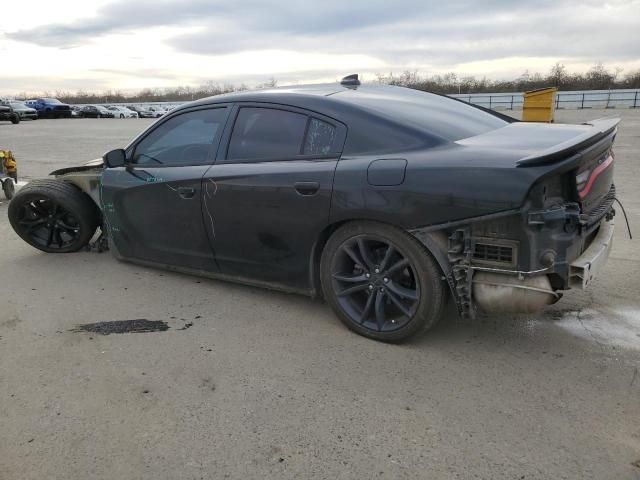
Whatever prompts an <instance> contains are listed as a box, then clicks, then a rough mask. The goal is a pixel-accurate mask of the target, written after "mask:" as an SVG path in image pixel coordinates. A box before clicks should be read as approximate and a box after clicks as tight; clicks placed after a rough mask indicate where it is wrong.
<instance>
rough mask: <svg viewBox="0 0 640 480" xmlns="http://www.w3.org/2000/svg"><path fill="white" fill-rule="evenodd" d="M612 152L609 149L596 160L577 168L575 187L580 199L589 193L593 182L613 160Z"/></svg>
mask: <svg viewBox="0 0 640 480" xmlns="http://www.w3.org/2000/svg"><path fill="white" fill-rule="evenodd" d="M613 159H614V154H613V150H609V151H608V152H607V153H605V154H604V155H602V156H601V157H600V158H599V159H598V161H597V162H594V163H591V164H588V165H583V166H582V167H580V168H579V169H578V172H577V173H576V187H577V189H578V196H579V197H580V200H582V199H584V198H585V197H586V196H587V195H589V191H590V190H591V187H592V186H593V183H594V182H595V181H596V179H597V178H598V177H599V176H600V174H601V173H602V172H604V171H605V170H606V169H607V167H608V166H609V165H611V163H612V162H613Z"/></svg>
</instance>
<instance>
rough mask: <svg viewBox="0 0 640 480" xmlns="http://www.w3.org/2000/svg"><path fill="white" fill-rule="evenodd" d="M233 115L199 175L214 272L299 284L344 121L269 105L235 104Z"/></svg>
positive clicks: (324, 209) (324, 215)
mask: <svg viewBox="0 0 640 480" xmlns="http://www.w3.org/2000/svg"><path fill="white" fill-rule="evenodd" d="M232 116H233V117H234V122H233V127H232V128H229V129H228V132H227V134H226V137H228V140H226V139H225V140H226V142H225V143H226V145H227V146H226V148H221V149H220V152H219V154H218V159H217V160H216V163H215V165H213V166H211V168H209V170H208V171H207V172H206V174H205V176H204V179H203V181H204V189H203V210H204V215H205V228H206V229H207V233H208V234H209V236H210V239H211V242H212V245H213V247H214V250H215V252H216V260H217V263H218V266H219V267H220V271H221V272H222V273H223V274H226V275H230V276H234V277H241V278H245V279H252V280H254V281H255V280H258V281H261V282H268V283H275V284H279V285H281V286H282V285H285V286H288V287H289V288H291V289H294V290H305V289H307V288H308V287H309V278H310V276H309V267H310V256H311V252H312V249H313V246H314V243H315V241H316V239H317V238H318V235H319V234H320V232H321V231H322V230H323V229H324V228H325V227H326V226H327V224H328V219H329V207H330V204H331V191H332V185H333V176H334V171H335V169H336V165H337V162H338V158H339V156H340V153H341V151H342V146H343V144H344V139H345V136H346V128H345V127H344V125H342V124H340V123H339V122H336V121H335V120H331V119H328V118H325V117H322V116H321V115H316V114H313V113H310V112H306V111H304V110H300V109H295V108H288V107H283V106H274V105H270V104H239V105H236V107H235V108H234V112H233V114H232Z"/></svg>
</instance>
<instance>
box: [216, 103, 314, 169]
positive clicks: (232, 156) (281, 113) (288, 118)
mask: <svg viewBox="0 0 640 480" xmlns="http://www.w3.org/2000/svg"><path fill="white" fill-rule="evenodd" d="M307 118H308V117H307V116H306V115H302V114H300V113H294V112H287V111H285V110H276V109H272V108H261V107H257V108H254V107H244V108H241V109H240V112H239V113H238V118H237V119H236V123H235V125H234V127H233V133H232V135H231V141H230V142H229V150H228V152H227V159H228V160H227V163H228V162H229V161H234V160H235V161H238V160H256V159H261V158H262V159H286V158H292V157H295V156H298V155H300V154H301V151H302V144H303V139H304V134H305V130H306V128H307Z"/></svg>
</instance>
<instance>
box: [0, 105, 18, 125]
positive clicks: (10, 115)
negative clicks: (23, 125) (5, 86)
mask: <svg viewBox="0 0 640 480" xmlns="http://www.w3.org/2000/svg"><path fill="white" fill-rule="evenodd" d="M0 121H9V122H11V123H13V124H16V123H20V115H18V114H17V113H16V112H14V111H13V108H11V106H10V105H0Z"/></svg>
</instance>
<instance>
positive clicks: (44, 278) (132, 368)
mask: <svg viewBox="0 0 640 480" xmlns="http://www.w3.org/2000/svg"><path fill="white" fill-rule="evenodd" d="M605 115H620V116H622V117H623V122H622V124H621V128H620V132H619V134H618V139H617V149H616V152H617V156H616V177H617V187H618V192H619V195H620V198H621V199H622V200H623V202H624V204H625V206H626V208H627V212H628V213H629V217H630V221H631V222H632V226H633V228H634V229H635V231H636V233H637V234H638V235H639V236H640V226H639V225H640V191H639V189H638V178H640V167H639V165H638V151H639V150H640V111H631V110H618V111H611V110H607V111H595V110H581V111H561V112H559V113H558V121H565V122H580V121H584V120H587V119H591V118H596V117H600V116H605ZM148 124H150V121H148V120H133V119H132V120H110V119H104V120H73V119H72V120H57V121H56V120H38V121H34V122H26V121H25V122H23V123H21V124H20V125H17V126H14V125H11V124H5V123H2V124H0V147H1V148H8V149H11V150H13V151H14V153H15V155H16V158H17V159H18V162H19V169H20V174H21V176H23V177H25V178H36V177H41V176H45V175H46V174H47V173H48V172H49V171H51V170H53V169H55V168H58V167H63V166H67V165H70V164H75V163H79V162H82V161H84V160H89V159H91V158H95V157H97V156H100V155H101V154H102V153H103V152H104V151H106V150H109V149H111V148H115V147H119V146H123V145H124V144H125V143H126V142H127V141H128V140H129V139H131V138H132V137H134V136H135V135H136V134H137V133H138V132H139V131H140V130H142V129H143V128H144V127H145V126H146V125H148ZM6 207H7V202H6V201H5V202H3V204H2V205H0V240H1V242H2V247H3V254H2V255H1V256H0V272H2V273H0V279H1V281H0V287H1V290H0V479H3V480H4V479H7V480H9V479H11V480H13V479H38V480H40V479H43V478H54V479H57V478H60V479H71V478H73V479H75V478H78V479H85V478H97V479H103V478H104V479H113V478H122V479H200V478H215V479H217V478H233V479H236V478H237V479H247V478H260V479H263V478H277V479H282V478H291V479H293V478H295V479H298V478H327V479H352V478H382V479H387V478H388V479H402V478H407V479H413V478H438V479H439V478H460V479H467V478H481V479H503V478H504V479H522V478H524V479H549V478H554V479H639V478H640V463H638V462H640V371H639V369H640V295H639V292H640V274H639V273H638V272H639V270H640V250H639V249H638V248H637V246H636V245H637V240H635V241H630V240H629V239H628V238H627V236H626V233H625V230H624V228H623V223H622V216H618V217H617V218H618V228H617V232H616V237H615V246H614V250H613V252H612V256H611V258H610V260H609V262H608V264H607V266H606V268H605V270H604V271H603V273H602V275H601V276H600V277H599V278H598V279H597V280H596V281H595V283H594V284H593V285H592V287H591V289H590V290H589V291H587V292H570V293H568V294H567V295H566V296H565V298H564V299H563V300H562V301H561V302H560V303H559V304H557V305H556V306H554V307H552V308H549V309H548V310H547V311H546V312H544V313H542V314H537V315H528V316H501V317H491V318H485V319H482V320H477V321H467V320H464V321H463V320H460V319H458V318H457V317H456V315H455V313H454V312H453V311H452V310H450V311H449V313H448V315H447V316H446V318H444V320H443V321H442V322H441V323H440V324H439V325H438V326H437V327H436V328H435V330H433V331H432V332H431V333H430V334H429V335H427V336H424V337H422V338H419V339H417V340H415V341H413V342H411V343H409V344H407V345H402V346H392V345H385V344H381V343H376V342H373V341H370V340H366V339H364V338H362V337H359V336H357V335H355V334H352V333H350V332H348V331H347V330H346V329H345V328H343V327H342V326H341V324H340V323H339V322H338V320H337V319H336V318H335V317H334V316H333V315H332V313H331V312H330V311H329V308H328V307H327V306H326V305H324V304H323V303H320V302H316V301H312V300H310V299H307V298H305V297H301V296H295V295H286V294H282V293H274V292H270V291H266V290H260V289H256V288H250V287H244V286H239V285H234V284H229V283H223V282H218V281H213V280H205V279H199V278H195V277H190V276H186V275H180V274H176V273H169V272H163V271H159V270H154V269H147V268H142V267H138V266H134V265H130V264H125V263H120V262H118V261H116V260H114V259H113V258H112V257H111V256H110V255H109V254H108V253H105V254H96V253H76V254H69V255H47V254H44V253H41V252H39V251H37V250H34V249H32V248H31V247H29V246H28V245H27V244H25V243H24V242H22V241H21V240H19V239H18V238H17V236H16V235H15V234H14V233H13V231H12V230H11V228H10V226H9V223H8V220H7V218H6ZM634 242H636V243H634ZM114 320H118V321H125V320H138V321H137V322H134V323H133V326H134V327H135V330H136V331H135V332H134V333H119V334H118V333H117V332H110V331H109V330H108V329H105V328H102V326H100V327H96V328H94V329H93V331H91V329H89V330H87V329H83V328H82V327H79V326H81V325H83V324H87V323H94V322H110V321H114ZM143 320H148V321H147V322H145V321H143ZM125 325H127V324H117V326H118V329H120V328H121V327H123V326H125ZM166 327H168V328H166ZM125 329H126V328H125ZM105 333H111V334H109V335H105ZM634 463H635V465H634Z"/></svg>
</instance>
